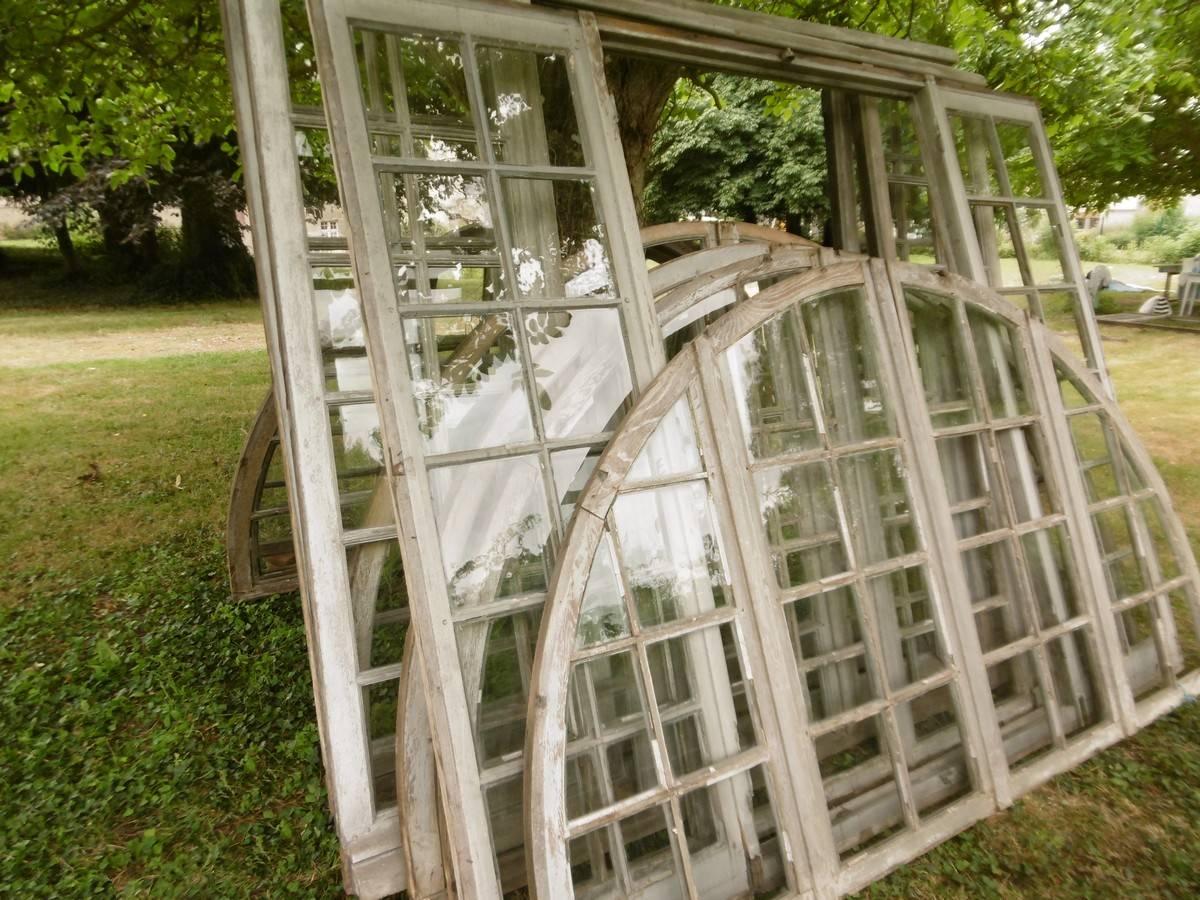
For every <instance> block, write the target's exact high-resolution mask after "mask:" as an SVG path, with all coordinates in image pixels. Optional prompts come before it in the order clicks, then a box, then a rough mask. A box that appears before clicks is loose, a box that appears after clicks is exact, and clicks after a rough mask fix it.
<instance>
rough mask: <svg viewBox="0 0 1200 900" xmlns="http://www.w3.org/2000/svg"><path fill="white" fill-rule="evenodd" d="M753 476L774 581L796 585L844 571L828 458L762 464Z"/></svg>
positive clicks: (844, 556)
mask: <svg viewBox="0 0 1200 900" xmlns="http://www.w3.org/2000/svg"><path fill="white" fill-rule="evenodd" d="M754 482H755V486H756V488H757V492H758V505H759V512H760V513H761V515H762V522H763V529H764V530H765V531H766V535H767V543H768V544H769V545H770V547H771V561H772V564H773V566H774V568H775V576H776V578H777V579H778V581H779V586H780V587H782V588H793V587H799V586H801V585H804V584H808V583H810V582H813V581H818V580H820V579H822V578H826V577H828V576H830V575H837V574H839V573H841V572H844V571H846V568H847V566H848V565H849V563H848V561H847V557H846V549H845V546H844V545H843V542H842V530H841V527H840V524H839V519H838V512H837V506H836V505H835V502H834V493H833V479H832V477H831V476H830V471H829V464H828V463H825V462H813V463H804V464H802V465H794V466H785V467H782V468H778V469H764V470H762V471H760V472H756V473H755V476H754Z"/></svg>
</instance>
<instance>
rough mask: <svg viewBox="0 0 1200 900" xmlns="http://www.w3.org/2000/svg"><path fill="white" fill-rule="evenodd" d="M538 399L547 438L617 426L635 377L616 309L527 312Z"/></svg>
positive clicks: (594, 431)
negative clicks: (626, 352)
mask: <svg viewBox="0 0 1200 900" xmlns="http://www.w3.org/2000/svg"><path fill="white" fill-rule="evenodd" d="M524 324H525V333H526V336H527V337H528V340H529V352H530V356H531V357H532V359H533V373H534V378H535V380H536V382H537V387H536V393H537V403H538V406H539V407H540V409H541V414H542V425H543V427H544V429H545V434H546V437H547V438H549V439H554V438H563V437H570V436H573V435H580V434H597V433H599V432H602V431H607V430H609V429H611V428H613V427H615V425H616V423H617V422H618V421H619V420H620V419H621V418H622V417H623V416H624V415H625V412H626V410H627V409H628V406H629V401H630V396H629V395H630V391H631V390H632V389H633V382H632V380H631V378H630V375H629V360H628V358H627V356H626V354H625V341H624V340H623V338H622V334H621V317H620V314H619V313H618V312H617V311H616V310H615V309H575V310H570V311H568V310H562V311H547V310H538V311H535V312H527V313H526V314H525V320H524Z"/></svg>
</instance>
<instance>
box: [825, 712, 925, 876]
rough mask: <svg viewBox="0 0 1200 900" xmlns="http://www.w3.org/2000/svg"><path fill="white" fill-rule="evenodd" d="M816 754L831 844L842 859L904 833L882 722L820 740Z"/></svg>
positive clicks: (842, 730) (861, 724)
mask: <svg viewBox="0 0 1200 900" xmlns="http://www.w3.org/2000/svg"><path fill="white" fill-rule="evenodd" d="M816 751H817V759H818V761H819V763H820V767H821V780H822V783H823V784H824V787H825V802H826V803H827V804H828V805H829V816H830V819H832V821H833V840H834V844H835V845H836V846H837V849H838V853H839V854H840V855H841V856H842V858H843V859H844V858H846V857H847V856H850V855H852V854H854V853H858V852H860V851H862V850H865V849H867V848H868V847H871V846H874V845H875V844H877V843H879V842H880V841H883V840H886V839H887V838H888V837H891V836H892V835H893V834H896V833H897V832H899V831H901V830H903V828H904V814H903V812H902V811H901V807H900V793H899V791H898V790H897V789H896V781H895V777H894V775H893V771H892V765H891V762H890V760H889V758H888V755H887V753H886V752H885V750H884V746H883V721H882V719H880V718H879V717H878V716H872V717H871V718H868V719H865V720H863V721H861V722H856V723H855V724H853V725H847V726H845V727H843V728H839V729H836V730H835V731H832V732H830V733H829V734H825V735H822V736H821V737H819V738H817V740H816Z"/></svg>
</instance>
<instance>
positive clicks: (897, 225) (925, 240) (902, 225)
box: [888, 183, 937, 265]
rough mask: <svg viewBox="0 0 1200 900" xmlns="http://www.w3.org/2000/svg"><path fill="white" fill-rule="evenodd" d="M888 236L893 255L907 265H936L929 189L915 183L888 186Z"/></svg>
mask: <svg viewBox="0 0 1200 900" xmlns="http://www.w3.org/2000/svg"><path fill="white" fill-rule="evenodd" d="M888 196H889V199H890V200H891V207H892V235H893V238H894V239H895V242H896V256H897V257H899V258H900V259H901V260H905V261H907V262H912V263H918V264H920V265H932V264H933V263H935V262H937V255H936V252H935V247H934V242H933V213H932V210H931V207H930V203H929V190H928V188H925V187H922V186H920V185H916V184H894V183H893V184H889V185H888Z"/></svg>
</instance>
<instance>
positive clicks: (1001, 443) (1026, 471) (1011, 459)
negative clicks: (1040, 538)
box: [996, 426, 1058, 522]
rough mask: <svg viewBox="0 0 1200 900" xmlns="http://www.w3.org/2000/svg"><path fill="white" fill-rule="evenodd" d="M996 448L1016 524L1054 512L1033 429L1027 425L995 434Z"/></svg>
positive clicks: (1037, 436)
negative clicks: (1006, 481) (1006, 482)
mask: <svg viewBox="0 0 1200 900" xmlns="http://www.w3.org/2000/svg"><path fill="white" fill-rule="evenodd" d="M996 449H997V451H998V452H999V454H1000V464H1001V465H1002V466H1003V467H1004V474H1005V477H1006V478H1007V480H1008V490H1009V494H1010V495H1011V497H1012V504H1013V511H1014V512H1015V513H1016V517H1017V521H1018V522H1030V521H1033V520H1034V519H1040V518H1042V517H1044V516H1048V515H1050V514H1051V513H1054V512H1057V511H1058V504H1057V503H1056V502H1055V500H1054V497H1053V496H1052V494H1051V491H1050V485H1049V484H1048V483H1047V482H1046V474H1045V469H1044V468H1043V466H1042V459H1041V457H1042V453H1041V445H1040V443H1039V435H1038V432H1037V430H1036V428H1035V427H1033V426H1030V427H1027V428H1007V429H1003V430H1000V431H997V432H996Z"/></svg>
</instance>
